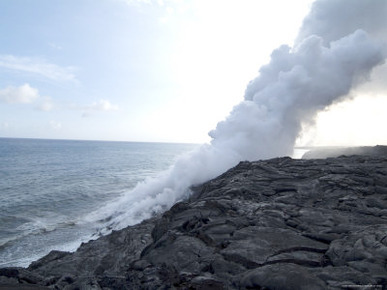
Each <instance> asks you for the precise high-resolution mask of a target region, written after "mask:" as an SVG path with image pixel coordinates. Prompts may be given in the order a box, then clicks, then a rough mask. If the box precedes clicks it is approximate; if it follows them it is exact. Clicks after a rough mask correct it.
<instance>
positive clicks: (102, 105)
mask: <svg viewBox="0 0 387 290" xmlns="http://www.w3.org/2000/svg"><path fill="white" fill-rule="evenodd" d="M87 109H89V110H91V111H105V112H108V111H117V110H118V106H116V105H113V104H112V103H110V101H108V100H99V101H98V102H94V103H93V104H92V105H90V106H88V107H87Z"/></svg>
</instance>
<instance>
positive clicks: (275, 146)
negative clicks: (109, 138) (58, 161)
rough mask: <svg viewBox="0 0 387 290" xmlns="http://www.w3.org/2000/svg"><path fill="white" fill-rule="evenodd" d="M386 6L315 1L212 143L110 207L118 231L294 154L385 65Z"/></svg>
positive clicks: (357, 1) (351, 0)
mask: <svg viewBox="0 0 387 290" xmlns="http://www.w3.org/2000/svg"><path fill="white" fill-rule="evenodd" d="M386 3H387V2H386V1H378V0H374V1H373V0H363V1H361V0H344V1H343V0H342V1H336V0H318V1H316V2H315V3H314V4H313V6H312V9H311V12H310V14H309V15H308V16H307V17H306V19H305V21H304V24H303V27H302V28H301V30H300V34H299V36H298V38H297V40H296V42H295V45H294V47H293V48H291V47H289V46H286V45H283V46H281V47H279V48H278V49H276V50H274V51H273V53H272V55H271V60H270V62H269V63H268V64H267V65H265V66H263V67H262V68H261V69H260V70H259V75H258V76H257V78H255V79H254V80H252V81H251V82H250V83H249V84H248V86H247V89H246V93H245V97H244V100H243V101H242V102H241V103H240V104H238V105H236V106H235V107H234V108H233V110H232V112H231V113H230V115H229V116H228V117H227V118H226V120H224V121H222V122H219V123H218V125H217V127H216V129H215V130H213V131H211V132H210V133H209V134H210V136H211V137H212V141H211V143H210V144H205V145H202V146H201V147H200V148H198V149H197V150H196V151H194V152H192V153H190V154H188V155H185V156H183V157H181V158H180V159H179V160H178V161H177V162H176V164H175V165H174V166H173V167H172V168H170V170H169V171H167V172H165V173H163V175H162V176H160V177H159V178H157V179H153V180H149V181H147V182H144V183H141V184H139V185H138V186H137V187H136V188H135V189H134V190H132V191H131V192H129V193H128V194H127V195H125V196H124V197H123V198H122V199H121V200H119V201H118V202H117V203H116V204H111V205H109V206H108V207H106V208H105V211H106V214H110V213H111V212H115V215H114V216H113V224H114V226H115V227H118V228H121V227H123V226H125V225H128V224H133V223H136V222H139V221H141V220H142V219H144V218H147V217H149V216H150V215H151V213H152V212H155V211H156V212H157V211H160V210H163V209H165V208H168V207H170V206H172V205H173V203H175V202H176V201H177V200H179V199H182V198H183V197H184V196H185V194H187V189H188V188H189V186H190V185H193V184H197V183H201V182H204V181H206V180H208V179H210V178H213V177H215V176H216V175H218V174H220V173H222V172H224V171H225V170H227V169H228V168H229V167H231V166H233V165H236V164H237V163H238V162H239V161H241V160H255V159H265V158H271V157H276V156H284V155H291V154H292V151H293V147H294V143H295V140H296V138H297V137H298V135H299V133H300V130H301V127H302V125H303V124H307V123H309V122H312V120H313V117H314V116H315V115H316V113H317V112H318V111H320V110H322V109H324V108H325V107H327V106H329V105H331V104H332V103H333V102H335V101H338V100H341V99H342V98H345V96H346V95H347V94H348V93H349V92H350V90H351V89H353V88H354V87H356V86H357V85H359V84H361V83H362V82H364V81H366V80H367V78H368V76H369V74H370V72H371V70H372V69H373V68H374V67H375V66H377V65H380V64H382V63H383V61H384V58H385V50H384V47H383V45H382V43H381V42H379V40H377V39H375V37H377V36H378V33H380V30H381V29H382V28H383V27H385V26H384V25H383V26H380V25H381V24H383V23H385V20H384V17H385V15H386V14H385V13H381V12H380V11H382V10H383V9H385V8H386ZM347 7H350V8H351V10H350V12H347ZM343 13H344V14H345V17H344V20H343V21H341V18H340V17H343V15H344V14H343ZM364 13H366V14H365V16H364V17H363V16H362V17H361V19H360V20H359V19H358V16H359V15H364ZM343 23H344V24H345V25H344V26H342V25H341V24H343ZM362 24H364V28H365V29H362V28H363V25H362ZM366 30H370V32H369V33H368V32H367V31H366Z"/></svg>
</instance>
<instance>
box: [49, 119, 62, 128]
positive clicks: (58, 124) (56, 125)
mask: <svg viewBox="0 0 387 290" xmlns="http://www.w3.org/2000/svg"><path fill="white" fill-rule="evenodd" d="M49 124H50V127H51V128H52V129H54V130H60V129H61V128H62V123H61V122H57V121H54V120H51V121H50V122H49Z"/></svg>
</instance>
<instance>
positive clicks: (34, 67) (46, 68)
mask: <svg viewBox="0 0 387 290" xmlns="http://www.w3.org/2000/svg"><path fill="white" fill-rule="evenodd" d="M0 67H3V68H7V69H11V70H15V71H21V72H27V73H32V74H37V75H40V76H43V77H45V78H48V79H52V80H56V81H76V78H75V75H74V73H73V72H74V70H75V69H74V67H61V66H58V65H56V64H53V63H49V62H48V61H46V60H45V59H40V58H31V57H17V56H14V55H0Z"/></svg>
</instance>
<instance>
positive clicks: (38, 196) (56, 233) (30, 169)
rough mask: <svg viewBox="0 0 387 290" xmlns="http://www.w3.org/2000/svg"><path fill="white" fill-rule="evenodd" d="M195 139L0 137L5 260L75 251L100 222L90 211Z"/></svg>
mask: <svg viewBox="0 0 387 290" xmlns="http://www.w3.org/2000/svg"><path fill="white" fill-rule="evenodd" d="M196 146H197V145H194V144H168V143H138V142H105V141H70V140H38V139H8V138H0V267H8V266H28V265H29V263H30V262H32V261H33V260H36V259H39V258H40V257H42V256H44V255H45V254H47V253H48V252H50V251H51V250H54V249H55V250H64V251H74V250H76V248H77V247H78V246H79V245H80V243H81V242H84V241H88V240H89V239H90V238H91V237H95V234H96V231H97V228H98V226H100V225H99V224H98V223H99V221H98V220H90V219H89V218H85V217H87V216H90V215H89V214H90V213H92V212H94V213H95V212H97V213H98V209H99V208H101V207H103V206H105V205H106V204H108V203H109V202H112V201H113V200H116V199H117V198H119V197H120V196H121V195H123V194H125V193H126V192H128V191H130V190H131V189H132V188H133V187H134V186H135V185H136V184H137V183H139V182H141V181H144V180H146V179H147V178H152V177H156V176H157V175H158V174H160V173H161V172H162V171H164V170H167V169H168V168H169V167H170V166H171V165H172V164H173V163H174V161H175V160H176V159H177V157H178V156H180V155H181V154H184V153H186V152H189V151H191V150H193V149H194V148H195V147H196ZM138 198H139V199H141V197H140V196H139V197H138ZM94 216H98V215H94Z"/></svg>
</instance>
